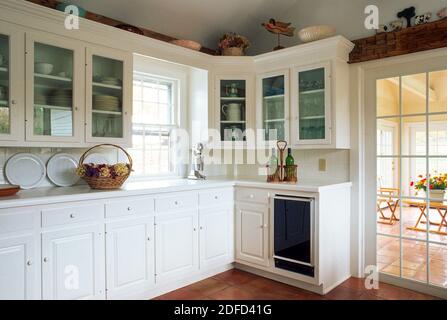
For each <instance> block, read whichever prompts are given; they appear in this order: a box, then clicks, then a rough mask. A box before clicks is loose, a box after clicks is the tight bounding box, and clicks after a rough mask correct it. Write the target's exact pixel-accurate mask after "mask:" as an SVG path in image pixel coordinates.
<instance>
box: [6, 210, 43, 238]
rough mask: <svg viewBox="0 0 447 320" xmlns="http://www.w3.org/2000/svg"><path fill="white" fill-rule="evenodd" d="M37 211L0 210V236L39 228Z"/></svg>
mask: <svg viewBox="0 0 447 320" xmlns="http://www.w3.org/2000/svg"><path fill="white" fill-rule="evenodd" d="M39 227H40V223H39V211H37V210H23V209H22V210H17V209H5V210H0V235H1V234H4V233H10V232H19V231H33V229H34V228H39Z"/></svg>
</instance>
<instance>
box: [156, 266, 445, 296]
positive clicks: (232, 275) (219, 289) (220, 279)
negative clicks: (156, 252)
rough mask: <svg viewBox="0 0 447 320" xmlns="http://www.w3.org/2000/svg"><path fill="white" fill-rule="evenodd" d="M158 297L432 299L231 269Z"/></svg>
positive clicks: (354, 282)
mask: <svg viewBox="0 0 447 320" xmlns="http://www.w3.org/2000/svg"><path fill="white" fill-rule="evenodd" d="M155 299H156V300H432V299H437V298H435V297H432V296H428V295H425V294H422V293H418V292H415V291H411V290H407V289H404V288H400V287H396V286H392V285H388V284H385V283H380V286H379V289H378V290H368V289H366V288H365V286H364V280H363V279H357V278H350V279H348V280H347V281H345V282H343V283H342V284H341V285H340V286H338V287H337V288H335V289H334V290H332V291H331V292H329V293H328V294H327V295H325V296H321V295H318V294H315V293H312V292H309V291H305V290H302V289H299V288H296V287H292V286H289V285H287V284H283V283H280V282H277V281H273V280H270V279H267V278H263V277H260V276H257V275H253V274H251V273H248V272H244V271H241V270H237V269H232V270H229V271H226V272H223V273H220V274H218V275H215V276H214V277H211V278H207V279H205V280H202V281H199V282H196V283H193V284H191V285H189V286H186V287H183V288H180V289H178V290H175V291H172V292H169V293H167V294H164V295H162V296H159V297H157V298H155Z"/></svg>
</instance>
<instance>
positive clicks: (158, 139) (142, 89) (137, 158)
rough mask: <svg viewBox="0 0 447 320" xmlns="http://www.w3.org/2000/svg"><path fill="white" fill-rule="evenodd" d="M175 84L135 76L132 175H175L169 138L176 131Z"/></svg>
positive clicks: (148, 76)
mask: <svg viewBox="0 0 447 320" xmlns="http://www.w3.org/2000/svg"><path fill="white" fill-rule="evenodd" d="M177 87H178V86H177V81H176V80H171V79H166V78H161V77H156V76H152V75H149V74H144V73H139V72H135V73H134V81H133V116H132V144H133V147H132V149H131V150H130V151H131V152H132V157H133V160H134V171H135V172H134V175H138V176H156V175H167V174H176V173H177V172H176V169H175V166H174V165H173V163H174V159H173V158H174V156H175V153H174V152H173V151H172V148H171V147H170V146H171V135H172V132H173V130H174V129H177V128H178V121H177V117H176V114H177V112H176V106H177V104H178V103H177Z"/></svg>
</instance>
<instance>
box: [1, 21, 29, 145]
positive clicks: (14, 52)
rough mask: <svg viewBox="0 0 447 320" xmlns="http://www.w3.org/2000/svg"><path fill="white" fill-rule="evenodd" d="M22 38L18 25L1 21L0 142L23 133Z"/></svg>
mask: <svg viewBox="0 0 447 320" xmlns="http://www.w3.org/2000/svg"><path fill="white" fill-rule="evenodd" d="M24 37H25V33H24V32H23V31H21V30H20V29H19V28H17V27H14V26H11V25H10V24H7V23H4V22H0V56H1V57H0V141H20V140H23V139H24V135H25V132H24V130H22V128H23V123H24V121H25V117H24V114H25V97H24V92H25V84H24V81H23V74H24V72H25V69H24V65H23V60H22V59H23V58H22V57H23V55H22V54H23V52H24V51H25V47H24V43H23V38H24Z"/></svg>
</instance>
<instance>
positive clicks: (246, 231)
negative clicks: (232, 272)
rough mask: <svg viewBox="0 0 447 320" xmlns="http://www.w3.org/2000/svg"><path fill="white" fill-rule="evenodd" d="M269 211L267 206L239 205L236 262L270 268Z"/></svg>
mask: <svg viewBox="0 0 447 320" xmlns="http://www.w3.org/2000/svg"><path fill="white" fill-rule="evenodd" d="M268 222H269V209H268V206H267V205H256V204H248V203H240V202H239V203H237V205H236V223H235V225H236V231H235V232H236V260H241V261H247V262H251V263H255V264H259V265H264V266H268V265H269V258H268V250H269V245H268V243H269V241H268V240H269V232H268V230H269V228H268Z"/></svg>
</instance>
